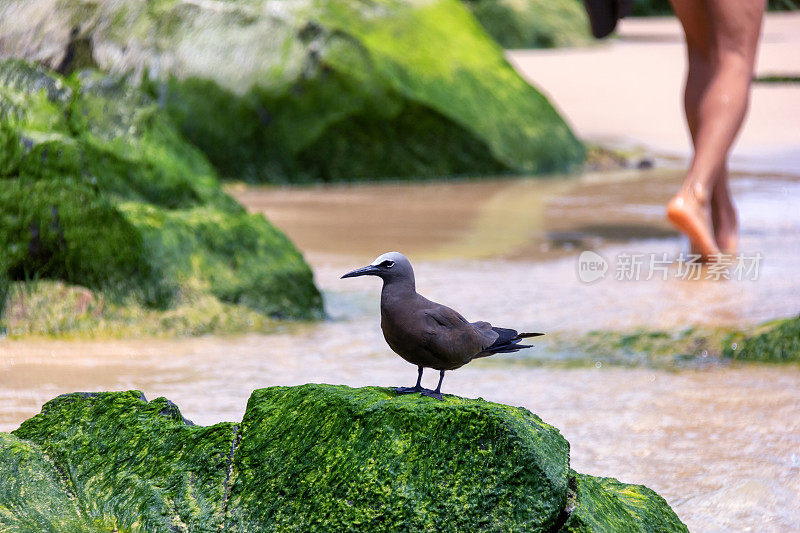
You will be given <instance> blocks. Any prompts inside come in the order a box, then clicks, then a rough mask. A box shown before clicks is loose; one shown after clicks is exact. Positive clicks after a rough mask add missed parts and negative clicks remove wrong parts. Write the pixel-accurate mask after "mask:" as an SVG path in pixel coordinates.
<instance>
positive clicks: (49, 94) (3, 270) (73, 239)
mask: <svg viewBox="0 0 800 533" xmlns="http://www.w3.org/2000/svg"><path fill="white" fill-rule="evenodd" d="M0 149H2V150H3V153H0V161H3V163H2V164H0V176H1V179H0V247H2V248H3V250H4V252H5V253H4V254H3V257H2V259H0V281H2V283H0V285H2V287H0V289H2V290H1V291H0V292H4V293H7V292H8V284H9V282H13V281H25V282H29V281H31V280H36V279H56V280H63V281H65V282H67V283H70V284H73V285H77V286H82V287H86V288H88V289H90V290H92V291H99V292H103V293H105V294H106V295H107V296H108V297H109V298H111V299H115V300H116V301H118V302H119V301H122V300H125V299H127V298H128V297H133V301H134V302H135V303H137V304H142V305H144V306H148V307H153V308H159V309H164V310H165V309H172V308H175V307H178V306H181V305H184V304H185V303H186V302H188V301H191V300H193V299H195V300H196V299H197V298H198V297H201V296H202V295H203V294H208V295H211V296H213V297H214V298H216V299H218V300H219V301H220V302H221V303H223V304H231V305H239V306H244V307H247V308H249V309H252V310H254V311H257V312H258V313H262V314H263V315H265V316H270V317H276V318H312V317H317V316H319V315H320V314H321V309H322V302H321V297H320V295H319V292H318V291H317V289H316V288H315V286H314V284H313V279H312V274H311V270H310V268H309V267H308V265H307V264H306V263H305V262H304V261H303V258H302V256H301V255H300V253H299V252H298V251H297V249H296V248H295V247H294V246H293V245H292V243H291V242H290V241H289V240H288V239H287V238H286V237H285V236H284V235H283V234H282V233H280V232H279V231H278V230H277V229H276V228H274V227H273V226H272V225H271V224H270V223H269V222H267V221H266V220H265V219H264V217H262V216H260V215H248V214H247V213H246V212H245V211H244V209H243V208H242V207H241V206H240V205H239V204H238V203H236V202H235V200H233V199H232V198H231V197H230V196H228V195H227V194H225V193H224V191H223V190H222V188H221V186H220V182H219V180H218V178H217V175H216V171H215V170H214V169H213V167H212V166H211V165H210V164H209V163H208V161H207V159H206V158H205V156H204V155H203V154H202V153H201V152H200V151H199V150H198V149H197V148H195V147H194V146H192V145H191V144H190V143H188V142H187V141H186V140H185V139H183V138H182V136H181V135H180V133H179V132H178V131H177V129H176V128H175V127H174V126H173V125H172V123H171V122H170V121H169V119H168V118H167V117H166V115H165V114H164V113H163V111H162V110H160V109H159V107H158V105H157V104H156V103H155V102H154V101H153V100H152V99H151V98H150V97H149V96H148V95H147V94H145V93H143V92H142V91H140V90H138V89H135V88H133V87H131V86H129V85H127V84H126V83H125V81H124V80H122V79H119V78H115V77H109V76H104V75H101V74H99V73H97V72H90V71H83V72H79V73H76V74H74V75H73V76H71V77H70V78H64V77H62V76H59V75H58V74H56V73H53V72H49V71H47V70H46V69H44V68H42V67H34V66H31V65H28V64H26V63H23V62H21V61H16V60H5V61H2V62H0ZM6 154H8V158H6V157H5V156H6ZM3 307H5V304H3Z"/></svg>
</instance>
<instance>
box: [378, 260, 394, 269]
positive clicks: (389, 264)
mask: <svg viewBox="0 0 800 533" xmlns="http://www.w3.org/2000/svg"><path fill="white" fill-rule="evenodd" d="M381 266H382V267H383V268H392V267H393V266H394V261H384V262H383V263H381Z"/></svg>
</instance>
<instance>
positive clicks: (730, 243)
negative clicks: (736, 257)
mask: <svg viewBox="0 0 800 533" xmlns="http://www.w3.org/2000/svg"><path fill="white" fill-rule="evenodd" d="M711 219H712V221H713V222H714V238H715V239H716V241H717V244H718V245H719V248H720V250H722V252H723V253H725V254H735V253H736V251H737V249H738V247H739V223H738V220H737V217H736V208H735V207H734V206H733V201H732V200H731V197H730V195H729V193H728V190H727V187H726V188H725V190H724V191H723V192H719V193H718V188H715V189H714V196H713V197H712V198H711Z"/></svg>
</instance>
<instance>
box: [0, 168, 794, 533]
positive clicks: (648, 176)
mask: <svg viewBox="0 0 800 533" xmlns="http://www.w3.org/2000/svg"><path fill="white" fill-rule="evenodd" d="M679 179H680V174H679V173H678V172H677V171H670V170H656V171H650V172H633V171H632V172H618V173H606V174H597V175H589V176H584V177H582V178H580V179H575V178H572V179H566V178H564V179H560V178H553V179H548V180H541V179H540V180H532V179H529V180H526V179H497V180H486V181H480V182H469V181H466V182H450V183H436V184H434V183H431V184H421V185H420V184H416V185H367V186H358V187H353V186H334V187H314V188H307V189H270V188H265V189H243V188H239V189H237V190H236V191H235V193H236V195H237V196H238V197H239V199H240V200H241V201H243V202H244V203H245V204H246V205H248V207H250V208H251V209H253V210H261V211H263V212H265V213H266V214H267V215H268V217H269V218H270V219H271V220H273V221H274V222H275V223H276V224H277V225H278V226H280V227H281V228H282V229H284V230H285V231H286V232H287V233H288V234H289V235H290V237H291V238H293V239H294V240H295V242H297V243H298V245H299V246H300V248H301V249H302V250H303V251H304V252H305V254H306V256H307V258H308V259H309V261H310V262H311V264H312V266H313V267H314V270H315V276H316V279H317V282H318V285H319V286H320V287H321V288H322V289H323V291H324V294H325V299H326V306H327V309H328V313H329V315H330V317H331V318H330V319H329V320H327V321H324V322H322V323H319V324H299V325H292V326H287V327H286V329H285V330H283V331H280V332H278V333H276V334H273V335H249V336H244V337H239V338H232V339H230V338H224V339H221V338H213V337H212V338H199V339H185V340H173V341H158V340H132V341H102V342H99V341H98V342H91V341H90V342H85V341H43V340H39V341H8V340H6V341H2V342H0V430H3V431H7V430H10V429H13V428H14V427H16V426H17V425H18V424H19V423H20V422H21V421H22V420H24V419H26V418H28V417H30V416H32V415H33V414H35V413H36V412H37V411H38V410H39V408H40V406H41V404H42V403H43V402H45V401H47V400H49V399H50V398H52V397H54V396H56V395H58V394H61V393H64V392H71V391H75V390H85V391H91V390H115V389H130V388H136V389H141V390H143V391H144V392H145V394H146V395H147V397H148V398H154V397H157V396H162V395H163V396H167V397H168V398H170V399H171V400H173V401H174V402H175V403H177V404H178V405H179V406H180V408H181V410H182V412H183V414H184V415H185V416H186V417H187V418H189V419H192V420H194V421H195V422H197V423H200V424H210V423H213V422H217V421H220V420H239V419H240V418H241V416H242V413H243V412H244V408H245V404H246V401H247V397H248V396H249V394H250V391H252V390H253V389H255V388H259V387H265V386H270V385H293V384H300V383H306V382H326V383H343V384H348V385H352V386H362V385H372V384H381V385H399V384H411V382H412V381H413V380H414V379H415V375H416V372H415V369H414V368H413V367H412V366H411V365H408V364H407V363H405V362H403V361H402V360H401V359H400V358H398V357H396V356H394V355H393V354H391V352H390V351H389V350H388V348H387V347H386V345H385V343H384V341H383V339H382V337H381V334H380V330H379V319H378V295H379V284H378V281H377V280H376V279H372V278H366V279H365V278H358V279H352V280H351V279H348V280H340V279H339V276H340V275H341V274H342V273H344V272H345V271H347V270H349V269H351V268H354V267H357V266H361V265H362V264H365V263H366V262H369V261H370V260H372V259H373V257H374V256H376V255H378V254H379V253H382V252H384V251H387V250H390V249H398V250H401V251H404V252H406V253H407V254H408V255H410V256H411V258H412V260H413V261H414V265H415V269H416V272H417V278H418V289H419V291H420V292H422V293H423V294H425V295H426V296H428V297H430V298H432V299H434V300H438V301H442V302H444V303H447V304H450V305H452V306H453V307H456V308H457V309H459V310H460V311H462V312H463V314H465V315H466V316H467V318H470V319H473V320H477V319H484V320H489V321H492V322H495V323H498V324H501V325H505V326H511V327H518V328H520V329H537V330H542V331H546V332H578V333H580V332H585V331H588V330H592V329H603V328H619V329H624V328H630V327H651V328H655V327H658V328H671V327H685V326H686V325H689V324H707V325H744V324H749V323H753V322H758V321H761V320H765V319H770V318H775V317H779V316H788V315H791V314H796V313H797V312H798V311H800V275H798V274H797V268H796V265H797V264H798V260H800V210H798V209H797V207H798V202H797V198H799V197H800V195H799V194H798V193H800V181H798V180H796V179H793V178H789V177H781V176H755V175H747V176H738V177H737V178H736V180H735V181H734V193H735V195H736V198H737V201H738V203H739V207H740V214H741V224H742V248H743V250H745V251H746V252H747V253H752V252H760V253H761V254H762V255H763V257H764V259H763V263H762V264H761V269H760V272H759V276H758V279H757V280H755V281H749V280H742V281H737V280H730V281H711V280H701V281H684V280H679V279H675V278H674V274H675V268H674V267H671V270H670V271H669V277H668V279H667V280H666V281H662V280H660V279H652V280H650V281H646V280H644V279H642V280H639V281H616V280H615V279H614V276H615V269H614V265H615V258H616V256H617V254H619V253H628V254H634V253H642V254H650V253H659V254H661V253H667V254H668V255H669V256H674V255H675V254H677V253H678V252H679V251H680V250H681V247H682V246H683V243H682V242H681V240H680V239H679V238H678V236H677V235H676V234H675V233H674V232H673V231H672V230H671V229H670V228H669V226H668V225H667V224H666V223H665V222H664V221H663V207H662V206H663V205H664V203H665V201H666V199H667V198H668V197H669V195H670V193H671V192H672V191H673V190H674V189H675V186H676V183H677V182H678V180H679ZM584 249H591V250H595V251H598V252H600V253H601V254H602V255H603V256H604V257H605V258H607V259H608V260H609V262H610V270H609V272H608V274H607V277H606V279H602V280H599V281H597V282H596V283H593V284H586V283H583V282H581V281H580V280H579V277H578V270H577V256H578V254H579V253H580V252H581V251H582V250H584ZM546 339H547V338H546V337H545V338H544V339H543V340H542V341H541V342H537V347H536V348H535V349H534V350H531V351H530V352H532V353H530V354H525V357H527V358H534V359H535V358H537V357H541V356H543V355H546V354H548V351H549V350H550V347H549V345H548V342H547V340H546ZM537 340H538V339H537ZM550 355H552V354H550ZM515 362H519V359H514V358H508V359H500V358H492V359H487V360H482V361H477V362H475V363H473V364H470V365H468V366H467V367H465V368H463V369H460V370H459V371H457V372H450V373H448V374H447V376H446V377H445V382H444V386H443V388H444V390H445V392H446V393H452V394H459V395H464V396H470V397H477V396H481V397H483V398H486V399H487V400H493V401H498V402H504V403H510V404H514V405H523V406H525V407H527V408H529V409H531V410H532V411H534V412H536V413H537V414H539V415H540V416H541V417H542V418H543V419H544V420H545V421H546V422H549V423H551V424H554V425H555V426H557V427H558V428H560V430H561V431H562V433H563V434H564V435H565V437H566V438H567V439H568V440H569V441H570V442H571V445H572V451H571V456H572V466H573V467H574V468H575V469H576V470H578V471H582V472H586V473H591V474H596V475H606V476H613V477H617V478H619V479H621V480H623V481H626V482H632V483H641V484H645V485H647V486H649V487H651V488H653V489H655V490H656V491H658V492H659V493H660V494H662V495H663V496H664V497H665V498H666V499H667V500H668V501H669V502H670V504H672V505H673V506H674V507H675V509H676V511H677V512H678V514H679V515H680V516H681V518H682V519H683V520H684V521H685V522H686V523H687V524H688V525H689V527H690V528H691V529H692V530H693V531H730V530H750V531H789V530H800V504H799V503H798V502H800V418H799V417H798V416H797V413H798V412H800V368H798V367H796V366H782V367H769V366H759V367H742V368H737V367H733V368H731V367H722V366H712V367H710V368H708V369H705V370H684V371H680V372H666V371H658V370H651V369H644V368H640V369H622V368H610V369H609V368H594V367H592V368H581V369H572V370H567V369H555V368H551V367H546V366H545V367H537V366H532V365H526V364H515ZM430 374H431V375H426V378H425V381H426V383H427V384H428V385H435V383H434V381H435V376H434V375H433V373H430Z"/></svg>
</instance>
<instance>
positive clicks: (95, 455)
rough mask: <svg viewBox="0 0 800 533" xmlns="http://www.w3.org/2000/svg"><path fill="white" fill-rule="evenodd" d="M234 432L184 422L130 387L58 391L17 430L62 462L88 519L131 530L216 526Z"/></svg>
mask: <svg viewBox="0 0 800 533" xmlns="http://www.w3.org/2000/svg"><path fill="white" fill-rule="evenodd" d="M236 431H237V428H236V426H235V425H234V424H230V423H221V424H216V425H214V426H210V427H200V426H194V425H189V424H187V423H186V421H185V420H184V419H183V417H182V416H181V414H180V411H179V410H178V408H177V407H176V406H175V405H174V404H172V403H171V402H169V401H168V400H166V399H165V398H157V399H155V400H153V401H150V402H146V401H145V400H144V398H143V396H142V395H141V393H139V391H128V392H123V393H118V392H110V393H97V394H84V393H74V394H68V395H64V396H60V397H58V398H56V399H54V400H51V401H50V402H48V403H47V404H45V405H44V406H43V408H42V413H41V414H40V415H37V416H35V417H34V418H31V419H30V420H28V421H26V422H24V423H23V424H22V425H21V426H20V428H19V429H17V430H16V431H14V435H15V436H17V437H20V438H22V439H25V440H27V441H31V442H34V443H36V444H38V445H39V446H40V447H41V448H42V449H43V450H44V451H45V453H47V455H48V456H49V457H51V458H52V459H53V461H55V462H56V463H57V464H59V465H62V467H63V470H64V475H65V476H66V477H67V478H68V479H69V480H70V482H71V484H72V487H73V490H74V491H75V493H76V498H77V501H78V502H79V505H80V508H81V510H82V512H83V513H84V514H85V515H87V516H89V517H91V518H93V519H96V520H99V521H101V522H103V523H106V524H112V525H113V526H114V527H117V528H122V529H125V530H132V531H215V530H217V529H218V528H219V527H220V526H221V524H222V523H223V521H224V514H225V508H224V501H225V496H226V480H227V479H228V476H229V468H230V455H231V449H232V446H233V443H234V441H235V438H236Z"/></svg>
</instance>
